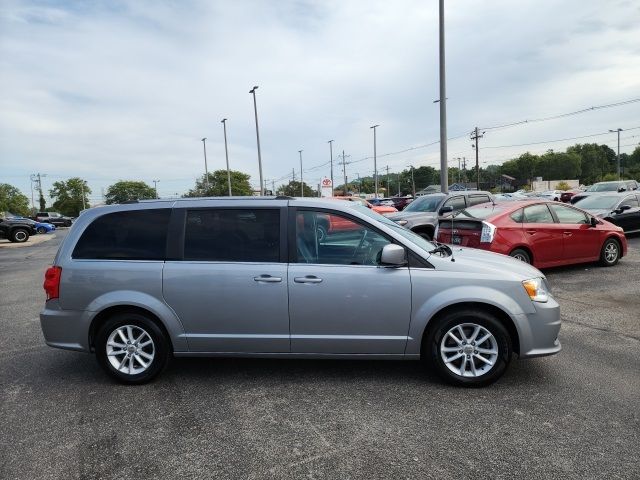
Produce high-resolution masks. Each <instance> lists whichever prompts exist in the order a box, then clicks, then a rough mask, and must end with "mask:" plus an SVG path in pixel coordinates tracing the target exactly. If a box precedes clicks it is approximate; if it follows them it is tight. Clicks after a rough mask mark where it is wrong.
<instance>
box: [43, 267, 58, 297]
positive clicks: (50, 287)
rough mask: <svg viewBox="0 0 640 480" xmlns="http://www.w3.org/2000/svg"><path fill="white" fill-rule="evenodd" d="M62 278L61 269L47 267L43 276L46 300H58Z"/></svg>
mask: <svg viewBox="0 0 640 480" xmlns="http://www.w3.org/2000/svg"><path fill="white" fill-rule="evenodd" d="M61 276H62V268H61V267H56V266H53V267H49V268H47V271H46V272H45V274H44V285H42V286H43V287H44V291H45V292H46V293H47V300H51V299H52V298H58V297H59V296H60V277H61Z"/></svg>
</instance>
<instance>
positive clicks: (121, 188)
mask: <svg viewBox="0 0 640 480" xmlns="http://www.w3.org/2000/svg"><path fill="white" fill-rule="evenodd" d="M105 197H106V200H107V203H108V204H112V203H124V202H127V201H130V200H150V199H153V198H156V191H155V189H154V188H153V187H150V186H149V185H147V184H146V183H145V182H140V181H135V180H120V181H119V182H116V183H114V184H113V185H110V186H109V188H107V193H106V195H105Z"/></svg>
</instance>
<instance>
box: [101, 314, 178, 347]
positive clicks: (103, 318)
mask: <svg viewBox="0 0 640 480" xmlns="http://www.w3.org/2000/svg"><path fill="white" fill-rule="evenodd" d="M120 313H137V314H140V315H144V316H146V317H148V318H149V320H151V321H152V322H153V323H155V324H156V325H157V326H158V327H159V328H160V329H161V330H162V333H164V335H165V337H166V339H167V342H168V343H169V348H170V351H173V350H174V348H173V339H172V338H171V335H170V334H169V331H168V330H167V327H166V326H165V324H164V322H163V321H162V320H161V319H160V317H158V315H156V314H155V313H153V312H152V311H151V310H148V309H146V308H143V307H139V306H136V305H112V306H110V307H107V308H105V309H104V310H101V311H100V312H98V314H97V315H95V316H94V317H93V319H92V320H91V324H90V326H89V349H90V351H92V352H93V351H95V346H94V341H95V338H96V334H97V332H98V328H100V325H102V324H103V323H104V322H105V321H106V320H107V319H109V318H111V317H112V316H114V315H117V314H120Z"/></svg>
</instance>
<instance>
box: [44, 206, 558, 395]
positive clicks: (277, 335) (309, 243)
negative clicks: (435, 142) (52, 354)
mask: <svg viewBox="0 0 640 480" xmlns="http://www.w3.org/2000/svg"><path fill="white" fill-rule="evenodd" d="M320 222H323V223H325V224H328V225H329V229H328V231H327V234H326V235H325V236H324V237H323V238H322V239H321V240H320V239H319V237H318V235H317V225H318V224H319V223H320ZM44 287H45V290H46V293H47V302H46V305H45V308H44V310H43V311H42V313H41V315H40V319H41V324H42V330H43V332H44V337H45V339H46V342H47V344H48V345H50V346H52V347H58V348H64V349H69V350H77V351H82V352H95V354H96V357H97V359H98V361H99V363H100V364H101V365H102V366H103V367H104V369H105V370H106V371H107V372H108V373H109V374H111V375H112V376H114V377H115V378H116V379H118V380H120V381H122V382H127V383H142V382H145V381H148V380H150V379H151V378H153V377H154V376H156V375H157V374H158V373H159V372H161V371H162V370H163V368H164V367H165V365H166V364H167V362H168V360H169V358H170V357H171V355H174V356H192V357H193V356H247V357H248V356H253V357H256V356H259V357H274V356H278V357H289V358H292V357H295V358H361V359H374V358H376V359H382V358H385V359H406V360H417V359H420V358H423V359H426V360H427V361H428V362H429V363H430V364H431V365H432V366H433V367H434V368H435V370H436V371H437V372H438V373H439V374H440V375H441V376H442V377H443V378H444V379H446V380H448V381H449V382H452V383H454V384H458V385H464V386H481V385H487V384H489V383H492V382H493V381H495V380H496V379H498V378H499V377H500V376H501V375H502V374H503V373H504V372H505V369H506V368H507V365H508V364H509V362H510V360H511V356H512V353H516V354H518V356H519V357H520V358H530V357H537V356H542V355H551V354H554V353H557V352H559V351H560V342H559V341H558V332H559V330H560V310H559V306H558V304H557V302H556V301H555V300H554V299H553V297H552V296H551V294H550V293H549V290H548V286H547V283H546V281H545V278H544V275H543V274H542V273H541V272H540V271H538V270H537V269H535V268H533V267H531V266H529V265H527V264H525V263H523V262H519V261H517V260H514V259H512V258H509V257H506V256H502V255H497V254H493V253H490V252H484V251H480V250H475V249H466V248H455V249H451V248H450V247H448V246H445V245H442V244H436V243H432V242H429V241H427V240H425V239H424V238H422V237H421V236H419V235H417V234H415V233H413V232H411V231H409V230H407V229H405V228H402V227H400V226H399V225H397V224H396V223H395V222H393V221H390V220H387V219H385V218H384V217H382V216H381V215H379V214H377V213H375V212H372V211H370V210H369V209H367V208H365V207H362V206H360V205H359V204H357V203H353V202H340V201H336V200H329V201H325V200H320V199H307V198H304V199H294V198H289V197H277V198H231V199H230V198H207V199H183V200H172V201H161V200H153V201H144V202H140V203H134V204H127V205H115V206H107V207H98V208H95V209H91V210H88V211H86V212H85V213H84V214H83V215H81V216H80V217H79V218H78V220H77V221H76V223H75V224H74V227H73V228H72V229H71V230H70V232H69V234H68V236H67V237H66V238H65V240H64V241H63V243H62V244H61V246H60V249H59V251H58V253H57V255H56V257H55V261H54V264H53V266H52V267H50V268H49V269H48V270H47V273H46V276H45V284H44Z"/></svg>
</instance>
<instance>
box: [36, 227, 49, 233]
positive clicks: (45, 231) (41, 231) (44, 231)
mask: <svg viewBox="0 0 640 480" xmlns="http://www.w3.org/2000/svg"><path fill="white" fill-rule="evenodd" d="M36 230H37V231H38V233H40V234H43V233H47V229H46V228H45V227H38V228H37V229H36Z"/></svg>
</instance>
